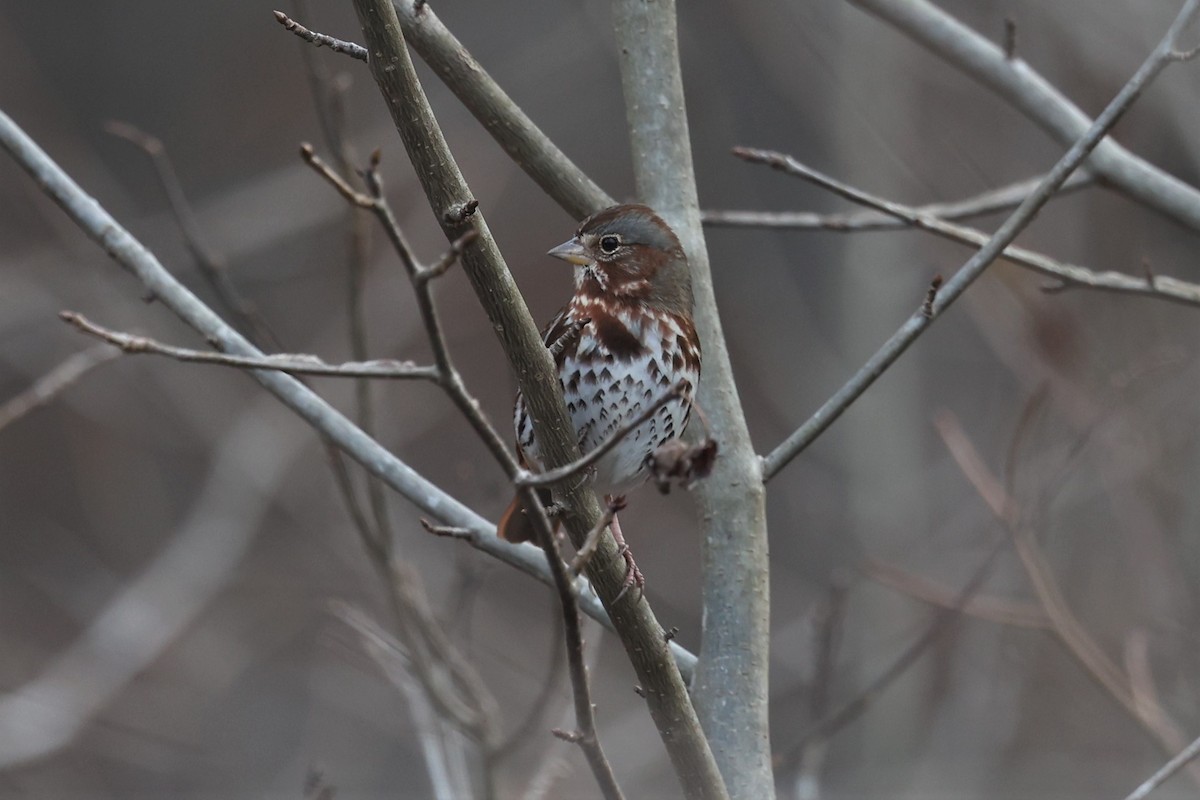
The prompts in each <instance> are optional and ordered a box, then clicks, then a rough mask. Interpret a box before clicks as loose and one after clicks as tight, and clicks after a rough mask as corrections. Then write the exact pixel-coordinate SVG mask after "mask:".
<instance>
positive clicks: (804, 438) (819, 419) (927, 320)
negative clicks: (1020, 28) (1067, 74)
mask: <svg viewBox="0 0 1200 800" xmlns="http://www.w3.org/2000/svg"><path fill="white" fill-rule="evenodd" d="M858 1H859V2H862V0H858ZM875 1H876V0H872V2H875ZM917 2H923V0H917ZM917 2H914V3H913V5H916V4H917ZM1197 8H1198V0H1187V2H1186V3H1185V4H1184V6H1183V8H1182V10H1180V12H1179V15H1178V16H1177V17H1176V18H1175V21H1174V22H1172V23H1171V26H1170V28H1169V29H1168V30H1167V33H1166V34H1165V35H1164V36H1163V38H1162V40H1161V41H1160V42H1159V43H1158V46H1157V47H1155V48H1154V51H1153V52H1152V53H1151V54H1150V55H1149V56H1148V57H1147V58H1146V60H1145V61H1144V62H1143V63H1142V65H1141V67H1139V68H1138V70H1137V72H1136V73H1135V74H1134V75H1133V77H1132V78H1130V79H1129V81H1128V82H1127V83H1126V84H1125V85H1124V86H1123V87H1122V88H1121V91H1119V92H1118V93H1117V96H1116V97H1114V98H1113V100H1112V101H1111V102H1110V103H1109V104H1108V105H1107V106H1106V107H1105V109H1104V111H1103V112H1101V114H1100V116H1099V117H1097V118H1096V121H1095V122H1093V123H1092V125H1091V127H1089V128H1088V130H1087V133H1086V134H1084V136H1083V137H1081V138H1080V139H1079V140H1078V141H1077V142H1075V143H1074V144H1073V145H1071V147H1070V149H1069V150H1068V151H1067V152H1066V154H1065V155H1063V157H1062V158H1060V159H1059V160H1058V163H1056V164H1055V165H1054V167H1053V168H1052V169H1051V170H1050V171H1049V172H1048V173H1046V175H1045V177H1044V178H1042V181H1041V182H1040V183H1039V184H1038V188H1037V190H1036V191H1035V192H1033V193H1032V194H1030V195H1029V196H1028V197H1026V198H1025V200H1023V201H1022V202H1021V205H1019V206H1018V207H1017V209H1016V210H1015V211H1014V212H1013V213H1012V214H1011V215H1009V217H1008V219H1006V220H1005V221H1004V224H1003V225H1001V226H1000V228H999V229H998V230H997V231H996V233H995V234H993V235H992V237H991V238H990V239H989V240H988V242H987V244H985V245H984V246H983V247H982V248H980V249H979V251H978V252H976V253H975V255H973V256H971V258H970V259H969V260H968V261H967V263H965V264H964V265H963V266H962V268H960V269H959V271H958V272H957V273H955V275H954V277H952V278H951V279H950V280H948V281H946V283H945V285H944V286H942V287H941V289H940V291H939V292H938V295H937V298H936V300H935V302H934V303H932V304H931V309H930V310H931V311H932V312H933V313H932V314H929V315H926V314H924V313H922V312H921V311H918V312H917V313H916V314H914V315H913V316H912V317H910V318H909V320H908V321H907V322H906V323H904V325H903V326H901V328H900V329H899V330H898V331H896V333H894V334H893V335H892V337H891V338H890V339H888V341H887V342H886V343H885V344H884V345H883V347H881V348H880V349H879V350H878V351H877V352H876V353H875V355H873V356H871V358H870V359H868V361H867V363H866V364H865V365H864V366H863V367H862V369H860V370H859V371H858V372H857V373H855V375H854V376H853V377H852V378H851V379H850V380H849V381H848V382H847V383H846V384H845V385H844V386H842V388H841V389H839V390H838V391H837V392H835V393H834V395H833V396H832V397H831V398H829V400H827V401H826V402H825V404H824V405H823V406H821V408H820V409H818V410H817V412H816V413H815V414H814V415H813V416H812V417H810V418H809V420H808V421H807V422H806V423H804V424H803V425H802V426H800V428H799V429H797V430H796V431H795V432H794V433H793V434H792V435H791V436H789V437H788V438H787V439H786V440H784V442H783V443H782V444H780V445H779V446H778V447H776V448H775V449H774V450H772V451H771V453H770V454H769V455H767V456H766V457H765V458H764V459H763V475H764V480H770V479H771V478H772V477H774V476H775V475H776V474H777V473H778V472H779V470H781V469H783V467H785V466H786V465H787V464H788V462H790V461H791V460H792V459H793V458H795V457H796V456H797V455H798V454H799V453H800V452H801V451H802V450H804V448H806V447H808V445H809V444H811V443H812V442H813V440H815V439H816V438H817V437H818V436H820V435H821V433H822V432H824V431H825V430H826V429H827V428H828V427H829V426H830V425H832V424H833V422H834V420H836V419H837V418H838V417H840V416H841V415H842V412H844V411H845V410H846V409H847V408H849V407H850V405H851V404H852V403H853V402H854V401H855V400H857V399H858V398H859V396H861V395H862V393H863V392H864V391H866V390H867V388H868V387H869V386H870V385H871V384H873V383H874V382H875V380H876V379H877V378H878V377H879V376H880V375H882V374H883V373H884V372H885V371H886V370H887V369H888V368H889V367H890V366H891V365H892V364H893V363H895V361H896V359H898V358H899V357H900V356H901V354H903V353H904V351H905V350H907V349H908V347H909V345H911V344H912V343H913V342H914V341H916V339H917V337H918V336H920V335H921V334H922V333H924V332H925V330H926V329H927V328H928V327H929V326H930V325H931V324H933V321H934V320H935V319H937V317H938V316H940V315H941V313H942V312H943V311H945V310H946V308H947V307H949V306H950V304H951V303H953V302H954V301H955V300H957V299H958V298H959V297H960V296H961V295H962V293H963V292H965V291H966V290H967V287H969V286H970V285H971V284H972V283H973V282H974V281H975V279H976V278H978V277H979V276H980V275H982V274H983V271H984V270H985V269H987V268H988V266H989V265H990V264H991V263H992V262H993V261H995V260H996V258H997V257H999V256H1000V254H1001V253H1002V252H1003V251H1004V248H1006V247H1007V246H1008V245H1009V244H1011V243H1012V241H1013V240H1014V239H1015V238H1016V237H1017V234H1019V233H1020V232H1021V231H1022V230H1023V229H1024V228H1025V227H1026V226H1027V225H1028V224H1029V223H1030V222H1032V221H1033V218H1034V216H1035V215H1036V214H1037V212H1038V210H1039V209H1041V207H1042V206H1044V205H1045V204H1046V202H1047V201H1049V199H1050V197H1051V196H1053V194H1054V192H1055V191H1057V190H1058V187H1059V186H1061V185H1062V183H1063V181H1065V180H1066V178H1067V176H1068V175H1070V174H1071V173H1072V172H1073V171H1074V170H1075V169H1076V168H1077V167H1079V165H1080V164H1082V163H1083V161H1084V160H1085V159H1086V158H1087V156H1088V154H1089V153H1090V152H1092V150H1093V149H1094V148H1095V147H1096V145H1097V144H1099V142H1100V141H1101V140H1102V139H1103V138H1104V137H1105V136H1106V135H1107V133H1108V131H1109V130H1110V129H1111V128H1112V126H1113V125H1114V124H1116V122H1117V120H1118V119H1120V117H1121V115H1122V114H1124V113H1125V111H1126V109H1128V108H1129V106H1131V105H1132V104H1133V102H1134V101H1135V100H1136V99H1137V98H1138V96H1139V95H1140V94H1141V92H1142V90H1143V89H1144V88H1146V86H1148V85H1149V84H1150V82H1151V81H1153V80H1154V78H1155V77H1156V76H1157V75H1158V74H1159V73H1160V72H1162V70H1163V69H1164V68H1165V67H1166V66H1167V65H1168V64H1171V63H1173V59H1172V58H1171V53H1172V52H1173V48H1174V45H1175V42H1176V40H1177V38H1178V36H1179V34H1180V32H1182V30H1183V29H1184V28H1185V27H1186V26H1187V24H1188V23H1189V22H1191V20H1192V18H1193V17H1194V16H1195V14H1196V11H1197Z"/></svg>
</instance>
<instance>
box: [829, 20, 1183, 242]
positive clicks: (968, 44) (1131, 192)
mask: <svg viewBox="0 0 1200 800" xmlns="http://www.w3.org/2000/svg"><path fill="white" fill-rule="evenodd" d="M851 2H853V3H854V4H855V5H857V6H859V7H860V8H863V9H865V10H867V11H869V12H870V13H872V14H874V15H875V16H877V17H879V18H880V19H883V20H884V21H886V22H888V23H889V24H891V25H893V26H894V27H896V28H897V29H899V30H900V31H901V32H902V33H904V34H906V35H908V36H909V37H910V38H912V39H913V40H914V41H916V42H917V43H918V44H921V45H922V46H924V47H925V48H927V49H928V50H930V51H931V52H932V53H934V54H935V55H937V56H939V57H941V58H942V59H944V60H945V61H947V62H949V63H950V64H952V65H954V66H955V67H958V68H959V69H961V70H962V71H963V72H965V73H967V74H968V75H970V76H971V77H972V78H974V79H975V80H977V81H979V82H980V83H982V84H983V85H984V86H986V87H988V88H989V89H991V90H992V91H994V92H996V93H997V94H999V95H1000V96H1001V97H1003V98H1004V99H1005V100H1007V101H1008V102H1009V103H1010V104H1011V105H1013V106H1015V107H1016V108H1017V109H1018V110H1019V111H1020V112H1021V113H1023V114H1024V115H1025V116H1027V117H1029V119H1030V120H1032V121H1033V122H1034V123H1035V124H1037V125H1038V126H1039V127H1041V128H1042V129H1043V130H1045V131H1046V132H1047V133H1049V134H1050V135H1051V136H1052V137H1054V139H1055V140H1057V141H1058V143H1059V144H1061V145H1063V146H1064V147H1065V146H1067V145H1069V144H1071V143H1072V142H1074V141H1076V140H1078V139H1080V138H1082V137H1083V136H1084V134H1085V132H1086V131H1087V130H1088V128H1089V127H1090V126H1092V125H1093V124H1094V123H1093V121H1092V120H1091V119H1089V118H1088V116H1087V115H1086V114H1085V113H1083V111H1081V110H1080V109H1079V107H1078V106H1076V105H1075V104H1074V103H1072V102H1071V101H1070V100H1069V99H1067V98H1066V97H1064V96H1063V94H1062V93H1061V92H1060V91H1059V90H1058V89H1056V88H1055V87H1054V86H1052V85H1051V84H1050V83H1049V82H1048V81H1047V80H1046V79H1045V78H1043V77H1042V76H1041V75H1039V74H1038V73H1037V72H1035V71H1034V70H1033V68H1032V67H1030V66H1029V65H1028V64H1027V63H1025V62H1024V61H1022V60H1021V59H1020V58H1013V59H1008V58H1006V57H1005V54H1004V51H1003V49H1002V48H1000V47H998V46H997V45H996V44H994V43H993V42H990V41H988V39H987V38H986V37H984V36H980V35H979V34H978V33H976V32H975V31H973V30H971V29H970V28H968V27H967V26H965V25H963V24H962V23H961V22H959V21H958V20H956V19H955V18H953V17H951V16H950V15H949V14H947V13H946V12H945V11H942V10H941V9H940V8H938V7H937V6H935V5H933V4H932V3H930V2H929V1H928V0H851ZM1177 39H1178V37H1177V36H1175V35H1172V36H1171V45H1170V49H1169V50H1167V51H1166V52H1164V53H1161V57H1162V58H1163V59H1164V60H1168V61H1169V60H1173V59H1174V56H1173V53H1174V52H1175V47H1176V42H1177ZM1087 165H1088V167H1089V168H1090V169H1091V170H1093V171H1094V172H1095V173H1096V175H1097V176H1098V177H1099V178H1101V179H1102V180H1103V181H1104V182H1105V183H1107V184H1109V185H1111V186H1112V187H1114V188H1116V189H1119V190H1120V191H1121V192H1123V193H1125V194H1127V195H1128V196H1130V197H1132V198H1133V199H1135V200H1137V201H1138V202H1140V203H1142V204H1143V205H1145V206H1147V207H1149V208H1152V209H1154V210H1156V211H1158V212H1159V213H1161V214H1165V215H1166V216H1168V217H1171V218H1172V219H1174V220H1176V221H1177V222H1180V223H1182V224H1184V225H1187V226H1188V227H1191V228H1193V229H1198V230H1200V190H1197V189H1196V188H1195V187H1193V186H1190V185H1188V184H1186V183H1184V182H1183V181H1181V180H1179V179H1178V178H1175V177H1173V176H1171V175H1168V174H1167V173H1166V172H1163V171H1162V170H1161V169H1159V168H1158V167H1155V166H1153V165H1152V164H1149V163H1148V162H1146V161H1145V160H1143V159H1141V158H1139V157H1138V156H1137V155H1135V154H1133V153H1131V152H1129V151H1128V150H1126V149H1125V148H1124V147H1122V146H1121V145H1119V144H1117V143H1116V142H1115V141H1113V140H1112V139H1108V140H1106V141H1103V142H1101V143H1099V144H1098V145H1097V146H1096V148H1095V152H1094V153H1092V154H1091V156H1090V157H1089V158H1088V161H1087Z"/></svg>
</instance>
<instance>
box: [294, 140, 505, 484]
mask: <svg viewBox="0 0 1200 800" xmlns="http://www.w3.org/2000/svg"><path fill="white" fill-rule="evenodd" d="M300 155H301V157H302V158H303V159H304V161H305V163H307V164H308V165H309V166H311V167H312V168H313V169H314V170H315V171H316V172H317V174H318V175H320V176H321V177H323V178H325V179H326V180H327V181H328V182H329V183H330V184H331V185H332V186H333V187H334V188H335V189H337V191H338V193H339V194H341V195H342V197H344V198H345V199H346V201H347V202H349V203H351V204H352V205H354V206H357V207H359V208H364V209H367V210H369V211H371V212H372V213H373V214H374V215H375V216H376V218H378V220H379V223H380V225H382V226H383V230H384V233H385V235H386V236H387V238H388V241H389V242H390V243H391V245H392V249H393V250H395V252H396V255H397V256H399V258H400V263H401V264H402V265H403V266H404V270H405V272H406V273H407V274H408V278H409V281H410V282H411V283H412V286H413V291H414V293H415V294H416V297H417V308H418V310H419V311H420V314H421V321H422V322H423V323H424V325H425V333H426V336H427V337H428V339H429V345H430V347H431V348H432V350H433V358H434V364H435V368H436V370H437V373H438V384H439V385H440V386H441V387H442V388H443V389H444V390H445V392H446V395H447V396H448V397H449V398H450V400H451V401H452V402H453V403H454V405H455V406H457V407H458V410H459V411H460V412H461V413H462V415H463V416H464V417H465V418H466V419H467V421H468V422H469V423H470V424H471V427H472V428H474V429H475V432H476V433H477V434H478V435H479V438H480V439H482V440H483V443H484V444H485V445H486V446H487V448H488V450H490V451H491V453H492V456H493V457H494V458H495V459H496V461H497V463H499V465H500V467H501V468H502V469H503V470H504V472H505V474H506V475H507V476H508V477H509V478H512V477H514V476H515V475H517V474H518V472H519V470H520V466H519V465H518V463H517V459H516V456H514V455H513V454H512V452H511V451H510V450H509V448H508V445H507V444H506V443H505V441H504V438H503V437H502V436H500V434H499V432H497V430H496V428H495V426H493V425H492V423H491V422H490V421H489V420H488V418H487V417H486V416H485V415H484V413H483V409H482V407H481V406H480V404H479V401H478V400H476V399H475V398H474V397H473V396H471V394H470V393H469V392H468V391H467V387H466V382H465V381H464V380H463V378H462V374H461V373H460V372H459V371H458V368H457V367H456V366H455V365H454V361H453V359H452V358H451V357H450V348H449V347H448V345H447V344H446V335H445V333H444V331H443V329H442V323H441V317H440V315H439V314H438V310H437V305H436V304H435V303H434V302H433V290H432V286H431V281H432V279H433V278H436V277H438V276H439V275H443V274H445V272H446V270H448V269H449V268H450V265H451V264H453V263H455V262H456V261H458V260H460V259H461V258H462V256H463V254H464V253H465V252H466V251H467V248H468V247H469V246H470V245H472V244H474V243H475V241H476V240H477V239H478V238H479V232H478V231H477V230H475V229H473V228H468V229H467V230H466V231H464V232H463V233H462V234H460V235H459V236H458V237H457V238H455V239H454V240H453V241H452V242H451V243H450V248H449V249H448V250H447V251H446V252H445V253H444V254H443V255H442V256H441V257H440V258H439V259H438V261H437V262H435V263H434V265H433V266H431V267H426V266H424V265H422V264H421V263H420V262H419V261H418V260H417V257H416V255H414V253H413V250H412V247H411V246H410V245H409V243H408V239H407V238H406V237H405V236H404V231H403V230H401V228H400V223H399V222H398V221H397V220H396V215H395V213H394V212H393V211H392V207H391V204H390V203H388V200H387V196H386V195H385V194H384V189H383V177H382V176H381V175H380V173H379V164H380V153H379V151H378V150H376V151H375V152H374V153H372V154H371V161H370V163H369V164H368V166H367V168H366V170H365V171H364V172H363V176H364V180H365V182H366V185H367V192H368V193H367V194H364V193H362V192H359V191H357V190H356V189H354V188H353V187H352V186H350V184H349V183H347V181H346V180H345V179H344V178H343V177H341V176H340V175H338V174H337V172H336V171H335V170H333V169H332V168H331V167H330V166H329V165H328V164H326V163H325V161H324V160H323V159H321V157H320V156H318V155H317V154H316V153H315V152H314V151H313V149H312V145H309V144H304V145H301V147H300Z"/></svg>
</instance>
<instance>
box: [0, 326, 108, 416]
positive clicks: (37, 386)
mask: <svg viewBox="0 0 1200 800" xmlns="http://www.w3.org/2000/svg"><path fill="white" fill-rule="evenodd" d="M119 355H121V351H120V350H117V349H115V348H112V347H108V346H106V345H100V346H97V347H92V348H89V349H87V350H83V351H81V352H78V353H76V354H75V355H73V356H71V357H69V358H68V359H67V360H66V361H63V362H62V363H61V364H59V365H58V366H57V367H55V368H54V369H52V370H50V371H49V372H47V373H46V374H45V375H43V376H42V377H40V378H38V379H37V380H36V381H34V382H33V385H31V386H30V387H29V388H28V389H26V390H25V391H23V392H21V393H20V394H18V395H17V396H16V397H12V398H9V399H8V400H6V401H5V402H4V403H0V431H2V430H4V429H5V428H7V427H8V426H9V425H11V424H12V423H14V422H16V421H17V420H19V419H21V418H22V417H24V416H25V415H26V414H28V413H29V412H31V411H34V410H36V409H39V408H41V407H42V406H44V405H46V404H48V403H51V402H53V400H54V398H56V397H58V396H59V395H60V394H62V393H63V392H64V391H66V390H67V389H69V388H71V386H73V385H74V384H75V382H76V381H78V380H79V379H80V378H82V377H83V376H84V375H86V374H88V373H89V372H91V371H92V370H93V369H95V368H96V367H98V366H100V365H101V364H104V363H106V362H109V361H112V360H113V359H114V358H116V357H117V356H119Z"/></svg>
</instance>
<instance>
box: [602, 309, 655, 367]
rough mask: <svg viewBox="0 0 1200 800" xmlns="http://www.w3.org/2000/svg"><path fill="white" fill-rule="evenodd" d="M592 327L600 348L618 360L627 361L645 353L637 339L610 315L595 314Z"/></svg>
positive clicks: (643, 347)
mask: <svg viewBox="0 0 1200 800" xmlns="http://www.w3.org/2000/svg"><path fill="white" fill-rule="evenodd" d="M592 327H593V328H594V329H595V331H596V339H597V340H599V342H600V346H601V347H603V348H604V349H605V350H608V352H610V353H612V354H613V355H614V356H615V357H616V358H618V359H621V360H624V361H628V360H630V359H633V358H636V357H637V356H640V355H641V354H642V353H644V352H646V348H645V346H643V345H642V343H641V342H640V341H638V338H637V337H636V336H634V335H633V334H632V333H630V332H629V329H628V328H626V327H625V326H624V325H622V324H621V321H620V320H618V319H617V318H616V317H614V316H613V315H611V314H605V313H598V314H596V315H595V316H594V317H593V319H592Z"/></svg>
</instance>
